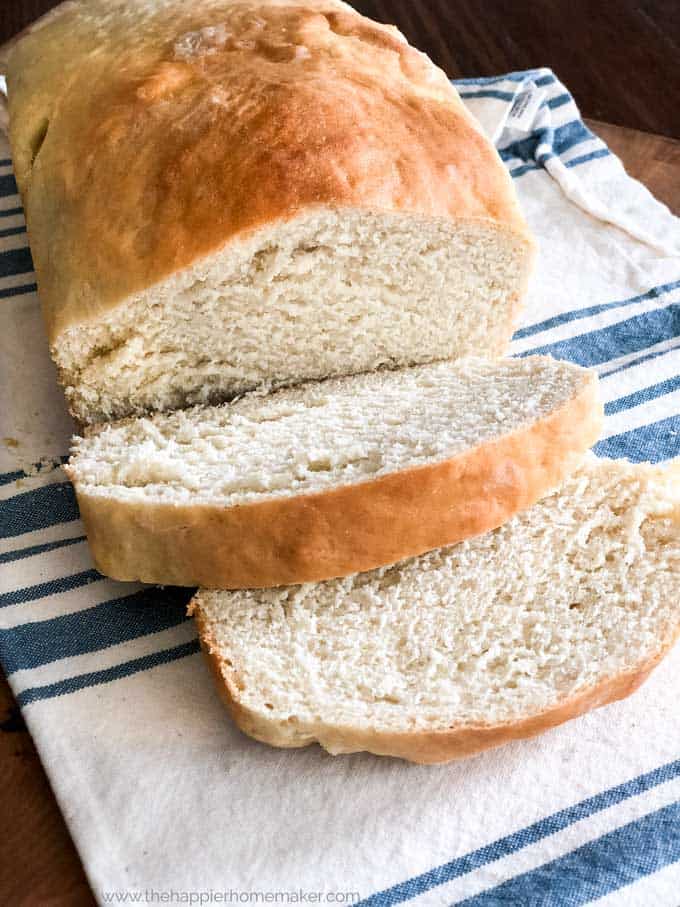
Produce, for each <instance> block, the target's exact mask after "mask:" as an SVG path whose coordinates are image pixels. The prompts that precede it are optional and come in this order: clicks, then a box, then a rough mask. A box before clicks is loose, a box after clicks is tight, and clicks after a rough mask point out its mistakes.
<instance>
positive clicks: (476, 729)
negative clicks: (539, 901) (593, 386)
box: [193, 459, 680, 762]
mask: <svg viewBox="0 0 680 907" xmlns="http://www.w3.org/2000/svg"><path fill="white" fill-rule="evenodd" d="M679 503H680V489H679V488H678V484H677V477H674V476H673V474H672V473H671V472H664V471H662V470H660V469H658V468H656V469H655V468H651V467H650V468H645V467H634V466H631V465H629V464H626V463H622V462H611V461H596V460H594V459H593V460H590V461H589V462H588V463H587V464H586V465H585V466H584V467H582V469H581V470H579V471H578V472H577V473H576V474H574V475H573V476H572V477H571V478H570V479H569V480H567V482H566V483H565V485H564V487H563V488H562V489H561V490H560V491H559V492H556V493H554V494H553V495H551V496H550V497H548V498H545V499H544V500H543V501H541V502H540V503H539V504H537V505H536V506H535V507H533V508H532V509H531V510H528V511H526V512H525V513H523V514H520V515H518V516H516V517H514V518H513V519H512V520H511V521H510V522H509V523H507V524H506V525H505V526H503V527H501V528H500V529H497V530H495V531H494V532H491V533H487V534H486V535H483V536H480V537H478V538H475V539H472V540H469V541H466V542H463V543H461V544H459V545H455V546H453V547H450V548H446V549H440V550H438V551H434V552H430V553H428V554H426V555H423V556H421V557H418V558H413V559H410V560H407V561H403V562H401V563H399V564H396V565H394V566H393V567H388V568H384V569H381V570H376V571H372V572H370V573H366V574H359V575H355V576H351V577H347V578H345V579H343V580H335V581H330V582H326V583H322V584H318V585H315V586H311V585H307V586H296V587H289V588H286V589H279V590H251V591H244V592H234V593H227V592H207V591H202V592H200V593H199V594H198V596H197V597H196V598H195V600H194V603H193V609H194V611H195V613H196V616H197V620H198V625H199V631H200V635H201V639H202V642H203V645H204V647H205V648H206V649H207V650H208V651H209V652H210V658H211V659H212V660H213V662H214V665H215V668H216V670H217V672H218V674H219V682H220V685H221V686H222V688H223V692H224V694H225V696H226V698H227V700H228V704H229V706H230V709H231V711H232V714H233V715H234V717H235V719H236V721H237V723H238V724H239V726H241V728H242V729H243V730H245V731H246V733H249V734H251V735H252V736H255V737H257V739H260V740H263V741H265V742H267V743H270V744H273V745H275V746H301V745H305V744H308V743H311V742H314V741H318V742H319V743H321V745H322V746H324V747H325V748H326V749H328V750H329V751H330V752H334V753H338V752H353V751H357V750H369V751H371V752H374V753H379V754H388V755H396V756H401V757H403V758H407V759H411V760H413V761H419V762H438V761H446V760H448V759H453V758H459V757H461V756H465V755H470V754H471V753H474V752H477V751H479V750H481V749H485V748H487V747H489V746H495V745H498V744H500V743H503V742H506V741H508V740H511V739H517V738H519V737H522V736H530V735H532V734H535V733H538V732H539V731H541V730H545V729H546V728H548V727H552V726H554V725H556V724H559V723H560V722H562V721H565V720H567V719H568V718H572V717H574V716H575V715H578V714H580V713H582V712H583V711H585V710H587V709H588V708H592V707H594V706H597V705H602V704H605V703H606V702H610V701H612V700H614V699H617V698H621V697H622V696H624V695H627V694H628V693H630V692H631V691H632V690H633V689H635V687H636V686H637V685H638V684H639V683H640V682H641V681H642V680H643V679H644V677H645V676H646V674H647V673H648V672H649V671H650V670H651V669H652V667H653V666H654V664H656V662H657V661H658V660H659V659H660V658H661V657H662V655H663V654H664V652H665V651H667V649H668V648H669V647H670V646H671V645H672V643H673V641H674V639H675V638H676V637H677V635H678V632H679V631H680V612H679V611H678V600H679V599H680V520H679V519H678V504H679Z"/></svg>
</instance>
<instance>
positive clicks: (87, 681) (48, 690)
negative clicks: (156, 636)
mask: <svg viewBox="0 0 680 907" xmlns="http://www.w3.org/2000/svg"><path fill="white" fill-rule="evenodd" d="M199 651H200V646H199V643H198V640H197V639H193V640H191V642H185V643H183V644H182V645H181V646H175V647H174V648H172V649H164V650H163V651H162V652H153V653H152V654H151V655H144V656H143V657H142V658H135V659H133V660H132V661H126V662H124V663H123V664H120V665H116V666H115V667H113V668H107V669H106V670H104V671H92V672H91V673H89V674H80V675H79V676H78V677H69V678H67V679H66V680H60V681H58V682H57V683H50V684H48V685H47V686H44V687H31V688H29V689H27V690H24V691H23V692H22V693H19V695H18V696H17V697H16V700H17V703H18V704H19V706H21V708H23V707H24V706H27V705H29V704H30V703H32V702H39V701H40V700H41V699H53V698H54V697H55V696H64V695H66V694H68V693H76V692H77V691H78V690H83V689H86V688H87V687H92V686H96V685H98V684H101V683H111V681H113V680H120V679H121V678H123V677H129V676H130V675H131V674H137V673H139V672H140V671H148V670H149V669H150V668H155V667H158V665H163V664H168V663H170V662H171V661H176V660H177V659H178V658H186V656H187V655H194V654H195V653H196V652H199Z"/></svg>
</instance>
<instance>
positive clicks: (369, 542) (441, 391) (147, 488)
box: [67, 357, 601, 588]
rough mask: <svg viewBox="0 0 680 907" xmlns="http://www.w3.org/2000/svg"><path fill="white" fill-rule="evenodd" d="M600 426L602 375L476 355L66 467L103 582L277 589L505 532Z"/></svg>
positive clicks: (264, 401)
mask: <svg viewBox="0 0 680 907" xmlns="http://www.w3.org/2000/svg"><path fill="white" fill-rule="evenodd" d="M600 422H601V405H600V402H599V398H598V387H597V379H596V376H595V374H594V372H590V371H588V370H585V369H581V368H579V367H578V366H574V365H571V364H569V363H566V362H558V361H557V360H554V359H550V358H549V357H534V358H526V359H516V360H513V359H508V360H505V361H501V362H493V363H490V362H486V361H483V360H476V359H468V360H460V361H459V362H457V363H453V364H452V363H438V364H435V365H426V366H415V367H412V368H410V369H403V370H400V371H382V372H377V373H371V374H365V375H357V376H354V377H349V378H335V379H329V380H327V381H325V382H311V383H308V384H305V385H302V386H300V387H297V388H287V389H283V390H280V391H278V392H276V393H274V394H271V395H267V396H262V395H258V394H250V395H248V396H246V397H244V398H242V399H240V400H237V401H235V402H232V403H229V404H223V405H222V406H219V407H197V408H194V409H192V410H187V411H182V412H176V413H172V414H167V415H166V414H157V415H156V416H154V417H151V418H140V419H133V420H127V421H124V422H121V423H119V424H113V425H105V426H98V427H96V428H93V429H91V430H90V431H89V432H88V433H86V435H85V437H83V438H79V439H76V441H75V444H74V448H73V457H72V459H71V462H70V464H69V466H68V467H67V471H68V474H69V476H70V477H71V479H72V481H73V482H74V484H75V487H76V492H77V494H78V502H79V504H80V511H81V514H82V517H83V519H84V521H85V526H86V528H87V534H88V538H89V541H90V546H91V548H92V552H93V555H94V559H95V563H96V565H97V567H98V569H99V570H101V571H102V572H103V573H106V574H108V575H109V576H113V577H116V578H117V579H128V580H133V579H140V580H143V581H145V582H153V583H169V584H174V585H186V586H192V585H201V586H209V587H212V588H242V587H251V586H275V585H281V584H284V583H297V582H308V581H312V580H319V579H326V578H329V577H333V576H342V575H346V574H349V573H355V572H357V571H358V570H367V569H370V568H372V567H376V566H380V565H383V564H388V563H393V562H394V561H397V560H399V559H400V558H403V557H408V556H411V555H413V554H420V553H421V552H423V551H427V550H429V549H431V548H436V547H439V546H441V545H444V544H450V543H452V542H455V541H458V540H460V539H463V538H466V537H468V536H470V535H476V534H478V533H480V532H484V531H486V530H487V529H491V528H493V527H495V526H498V525H500V524H501V523H503V522H504V521H505V520H507V519H508V518H509V517H510V516H512V514H514V513H516V512H517V511H518V510H521V509H522V508H524V507H528V506H530V505H531V504H533V503H534V501H535V500H537V498H539V497H540V496H541V495H543V494H545V493H546V492H547V491H548V490H550V489H552V488H553V487H555V486H556V485H557V484H558V483H559V482H560V481H561V480H562V479H563V478H564V476H565V475H567V474H568V473H569V472H570V471H571V470H572V469H573V468H574V467H575V466H576V464H577V463H578V461H579V460H580V458H581V456H582V455H583V453H584V452H585V450H586V449H587V448H588V447H589V446H590V445H591V444H592V443H594V441H595V440H596V438H597V436H598V433H599V428H600Z"/></svg>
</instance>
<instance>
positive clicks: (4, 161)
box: [0, 157, 12, 167]
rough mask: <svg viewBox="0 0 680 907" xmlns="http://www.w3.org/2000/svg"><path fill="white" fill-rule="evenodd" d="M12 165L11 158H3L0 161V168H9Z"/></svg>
mask: <svg viewBox="0 0 680 907" xmlns="http://www.w3.org/2000/svg"><path fill="white" fill-rule="evenodd" d="M11 163H12V158H11V157H3V158H2V159H0V167H9V166H10V165H11Z"/></svg>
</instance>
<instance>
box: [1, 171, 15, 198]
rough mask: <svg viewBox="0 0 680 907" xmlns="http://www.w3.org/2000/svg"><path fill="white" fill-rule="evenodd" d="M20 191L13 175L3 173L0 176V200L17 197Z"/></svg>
mask: <svg viewBox="0 0 680 907" xmlns="http://www.w3.org/2000/svg"><path fill="white" fill-rule="evenodd" d="M18 191H19V189H18V188H17V182H16V180H15V179H14V174H13V173H3V174H2V176H0V198H2V197H4V196H6V195H16V194H17V193H18Z"/></svg>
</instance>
